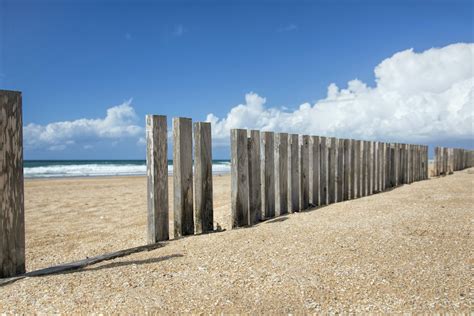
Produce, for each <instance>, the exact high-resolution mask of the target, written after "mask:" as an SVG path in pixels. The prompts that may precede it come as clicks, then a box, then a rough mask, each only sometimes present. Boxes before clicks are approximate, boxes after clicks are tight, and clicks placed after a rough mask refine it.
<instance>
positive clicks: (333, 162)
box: [328, 137, 337, 204]
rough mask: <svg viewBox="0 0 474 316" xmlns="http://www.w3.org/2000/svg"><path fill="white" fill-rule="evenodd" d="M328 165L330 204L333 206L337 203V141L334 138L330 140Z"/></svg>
mask: <svg viewBox="0 0 474 316" xmlns="http://www.w3.org/2000/svg"><path fill="white" fill-rule="evenodd" d="M328 164H329V167H328V169H329V173H328V200H329V202H328V203H329V204H332V203H335V202H336V167H337V139H336V138H334V137H331V138H330V146H329V150H328Z"/></svg>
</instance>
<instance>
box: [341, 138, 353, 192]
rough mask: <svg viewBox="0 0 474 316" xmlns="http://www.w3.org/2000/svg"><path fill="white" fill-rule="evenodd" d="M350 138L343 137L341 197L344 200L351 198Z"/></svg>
mask: <svg viewBox="0 0 474 316" xmlns="http://www.w3.org/2000/svg"><path fill="white" fill-rule="evenodd" d="M351 147H352V140H350V139H344V187H343V197H342V199H343V200H344V201H347V200H349V199H350V198H351V192H350V191H351V183H352V178H351V166H352V162H351V154H352V148H351Z"/></svg>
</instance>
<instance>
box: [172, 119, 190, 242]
mask: <svg viewBox="0 0 474 316" xmlns="http://www.w3.org/2000/svg"><path fill="white" fill-rule="evenodd" d="M173 140H174V144H173V187H174V207H173V209H174V236H175V237H179V236H184V235H192V234H194V216H193V138H192V121H191V119H189V118H184V117H175V118H173Z"/></svg>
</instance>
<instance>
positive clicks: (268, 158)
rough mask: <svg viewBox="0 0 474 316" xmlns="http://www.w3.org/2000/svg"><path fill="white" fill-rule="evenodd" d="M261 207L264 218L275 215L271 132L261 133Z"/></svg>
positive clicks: (272, 138)
mask: <svg viewBox="0 0 474 316" xmlns="http://www.w3.org/2000/svg"><path fill="white" fill-rule="evenodd" d="M260 143H261V147H260V150H261V152H262V165H261V174H262V176H261V182H262V209H263V217H264V218H273V217H275V157H274V152H275V150H274V147H273V146H274V134H273V132H262V133H261V142H260Z"/></svg>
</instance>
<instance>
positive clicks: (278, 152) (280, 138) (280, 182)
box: [275, 133, 288, 215]
mask: <svg viewBox="0 0 474 316" xmlns="http://www.w3.org/2000/svg"><path fill="white" fill-rule="evenodd" d="M286 213H288V134H287V133H276V134H275V214H276V215H283V214H286Z"/></svg>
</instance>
